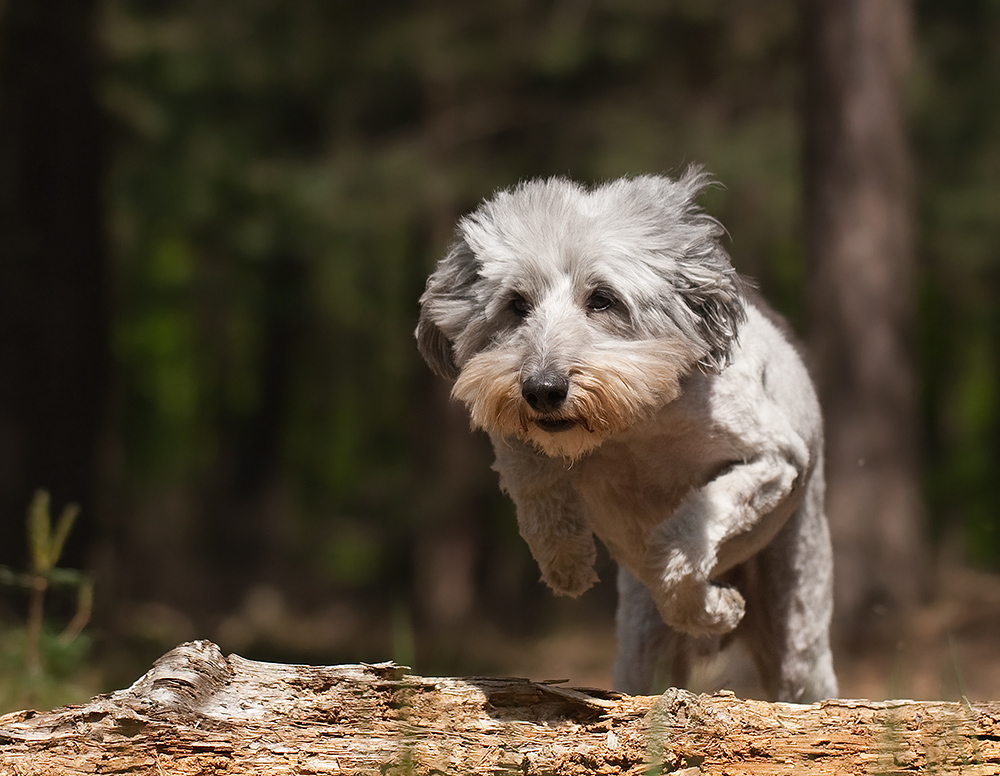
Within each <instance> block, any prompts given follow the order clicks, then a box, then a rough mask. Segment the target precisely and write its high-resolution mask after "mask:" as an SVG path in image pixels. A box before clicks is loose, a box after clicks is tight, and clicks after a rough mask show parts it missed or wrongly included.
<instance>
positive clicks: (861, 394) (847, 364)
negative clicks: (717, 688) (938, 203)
mask: <svg viewBox="0 0 1000 776" xmlns="http://www.w3.org/2000/svg"><path fill="white" fill-rule="evenodd" d="M804 11H805V14H804V25H805V29H804V33H805V35H804V37H805V45H806V54H805V57H806V94H805V100H804V110H805V127H806V138H805V140H806V142H805V173H806V227H807V240H808V253H809V288H808V301H809V319H810V329H811V335H810V345H811V351H812V355H813V356H814V358H815V364H816V367H817V372H818V379H819V383H820V391H821V394H822V400H823V405H824V410H825V413H826V426H827V494H828V495H827V509H828V512H829V517H830V525H831V532H832V535H833V542H834V549H835V553H836V562H837V571H836V592H837V623H838V626H839V633H840V634H841V635H842V636H845V637H847V638H848V639H850V638H852V637H853V636H857V635H859V634H864V635H865V637H866V638H869V639H870V638H871V636H872V635H873V630H874V631H879V630H881V632H882V633H884V634H887V633H891V632H892V631H893V630H894V627H893V622H894V620H895V618H894V617H892V616H888V617H886V616H883V615H885V614H889V615H896V614H900V613H902V612H903V611H905V610H906V609H907V608H908V607H910V606H912V605H913V604H914V603H916V602H917V600H918V599H919V598H920V596H921V595H922V593H923V580H924V579H925V578H926V562H925V554H926V551H927V546H926V536H925V530H924V520H923V514H922V505H921V494H920V487H919V481H920V480H919V454H918V450H919V438H918V437H919V435H918V433H917V430H916V429H917V422H918V418H917V406H916V389H915V377H914V364H913V363H912V354H911V341H910V340H911V334H912V328H913V316H914V266H913V213H912V192H911V177H912V176H911V164H910V157H909V151H908V146H907V139H906V134H905V130H904V123H905V122H904V105H903V103H904V79H905V74H906V69H907V59H908V54H909V52H908V49H909V44H910V7H909V3H908V2H907V0H878V2H872V1H871V0H805V2H804ZM880 622H881V623H882V624H883V626H884V627H882V628H881V629H880V628H878V625H879V623H880Z"/></svg>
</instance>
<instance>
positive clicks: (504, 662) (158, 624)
mask: <svg viewBox="0 0 1000 776" xmlns="http://www.w3.org/2000/svg"><path fill="white" fill-rule="evenodd" d="M539 595H544V596H546V597H547V598H546V599H545V600H546V602H547V604H548V606H547V608H546V610H547V611H551V617H550V619H549V620H547V621H546V622H543V623H542V624H541V625H538V624H537V623H535V624H534V625H532V626H531V627H529V628H517V627H512V626H511V624H510V623H508V624H507V625H506V626H505V625H504V624H503V623H501V622H498V621H497V620H496V619H495V618H489V617H483V618H480V619H477V620H475V621H472V622H470V621H468V620H463V621H462V622H461V623H459V624H457V625H452V626H451V627H442V626H435V625H432V624H429V623H424V624H423V625H422V626H420V627H416V628H415V627H413V624H412V622H411V621H410V618H409V614H408V613H406V612H403V611H400V612H399V613H397V614H396V615H392V616H386V614H385V613H384V611H383V610H379V611H374V610H373V611H370V612H367V613H366V612H364V611H359V608H358V607H357V606H356V605H349V604H348V603H347V602H341V603H339V604H338V603H336V602H334V603H331V604H329V605H324V606H323V607H321V609H320V610H312V611H310V612H308V613H307V612H301V611H296V607H295V605H294V604H293V603H292V602H290V601H289V600H288V599H287V598H286V597H283V596H282V595H280V594H279V593H278V592H277V591H275V590H273V589H269V588H265V589H258V590H256V591H253V592H252V593H251V594H249V595H248V596H247V600H246V602H245V605H244V607H243V609H242V610H241V611H237V612H234V613H231V614H229V615H227V616H226V617H225V618H222V619H221V620H220V621H219V625H218V627H217V628H215V629H209V630H208V631H205V630H203V629H202V628H198V627H195V626H193V625H192V624H191V623H190V622H189V621H187V620H186V618H184V617H183V616H181V615H180V614H179V613H177V612H173V611H170V610H167V609H165V608H164V607H162V606H151V607H146V608H148V611H145V610H143V611H139V612H132V613H130V615H129V622H130V623H131V624H132V627H139V629H140V631H141V632H140V633H133V634H132V635H133V636H134V637H136V638H139V639H141V640H142V641H143V643H145V644H146V645H147V650H146V651H145V652H144V653H143V656H142V657H140V656H139V655H136V654H131V655H129V657H128V659H125V658H122V659H118V658H116V659H115V661H114V665H115V667H116V670H114V671H111V672H110V675H109V676H107V677H106V681H107V682H108V683H109V684H110V686H111V687H118V686H126V685H127V684H129V683H131V682H132V681H133V680H134V679H135V678H136V677H137V676H139V675H140V674H142V673H143V672H144V671H145V670H146V669H147V668H148V667H149V665H150V663H151V662H152V660H153V659H155V657H157V656H158V655H159V654H162V653H163V652H165V651H167V650H168V649H170V648H172V647H174V646H176V645H177V644H179V643H181V642H183V641H187V640H190V639H196V638H209V639H212V640H214V641H215V642H216V643H218V644H219V645H220V646H221V647H222V649H223V651H224V652H235V653H237V654H240V655H243V656H245V657H249V658H253V659H258V660H275V661H279V662H308V663H314V664H327V665H329V664H333V663H353V662H371V663H374V662H379V661H382V660H389V659H395V660H396V661H397V662H399V663H402V664H405V665H409V666H411V667H412V669H413V671H414V673H417V674H421V675H424V676H474V675H479V676H484V675H487V676H508V677H511V676H513V677H525V678H529V679H533V680H538V681H542V680H565V681H566V682H568V683H569V684H570V685H573V686H579V687H597V688H605V689H610V688H611V685H612V683H611V663H612V661H613V659H614V652H615V638H614V623H613V620H614V615H613V607H614V596H613V590H611V591H610V594H609V593H608V591H605V592H604V593H598V594H595V593H587V594H586V595H585V596H583V597H582V598H580V599H576V600H570V599H556V598H553V597H551V594H550V593H549V592H548V591H547V590H544V589H542V588H541V586H540V590H539ZM516 615H517V613H513V615H512V617H511V618H510V619H511V621H512V622H513V623H516V622H517V619H516ZM143 623H145V624H144V625H143ZM136 624H138V625H136ZM835 668H836V671H837V676H838V678H839V681H840V694H841V696H842V697H851V698H868V699H870V700H885V699H889V698H910V699H913V700H960V699H962V698H963V697H965V698H968V699H969V700H970V701H979V700H1000V575H996V574H986V573H981V572H975V571H970V570H967V569H952V570H950V571H948V572H947V573H942V574H941V576H940V581H939V583H938V585H937V593H936V595H935V596H934V597H933V599H932V600H931V601H929V602H928V603H927V604H926V605H925V606H924V607H922V608H921V609H920V610H919V611H917V612H915V613H914V614H913V615H912V616H911V617H910V618H908V621H907V623H906V625H905V627H903V628H901V629H900V632H899V633H898V637H897V638H895V640H894V642H893V641H892V640H890V641H889V642H886V641H885V640H884V639H880V640H879V641H878V643H875V640H874V639H873V640H872V643H870V644H868V643H865V642H864V640H862V647H861V649H860V650H855V651H854V652H853V653H852V652H848V651H847V650H844V649H840V650H836V651H835ZM691 689H693V690H697V691H701V692H712V691H715V690H718V689H731V690H734V691H735V692H736V693H737V694H738V695H741V696H743V697H762V696H761V693H760V690H759V688H758V687H757V686H756V682H755V678H754V674H753V669H752V667H751V665H750V661H749V658H748V657H747V656H746V655H745V654H742V653H740V652H739V650H738V649H733V648H731V649H730V650H729V651H728V652H727V653H724V654H723V655H722V656H721V657H720V658H718V659H716V660H715V661H713V662H712V663H710V664H707V665H703V666H701V667H700V669H699V670H698V671H697V673H696V675H695V676H694V677H693V681H692V686H691Z"/></svg>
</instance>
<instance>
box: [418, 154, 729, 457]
mask: <svg viewBox="0 0 1000 776" xmlns="http://www.w3.org/2000/svg"><path fill="white" fill-rule="evenodd" d="M705 183H706V178H705V176H704V175H703V174H701V173H700V172H699V171H698V170H689V171H688V172H687V173H686V174H685V175H684V176H683V177H682V178H680V179H679V180H676V181H674V180H671V179H668V178H663V177H654V176H644V177H640V178H632V179H621V180H618V181H614V182H612V183H608V184H605V185H602V186H599V187H596V188H593V189H587V188H584V187H582V186H580V185H578V184H576V183H573V182H570V181H568V180H565V179H558V178H557V179H549V180H544V181H542V180H539V181H531V182H528V183H525V184H522V185H521V186H519V187H518V188H516V189H514V190H511V191H504V192H500V193H498V194H497V195H495V196H494V197H493V198H492V199H490V200H488V201H487V202H485V203H484V204H483V205H482V206H481V207H480V208H479V209H478V210H476V211H475V212H473V213H472V214H471V215H469V216H467V217H465V218H464V219H462V221H461V222H460V224H459V227H458V239H457V240H456V242H455V243H454V244H453V245H452V247H451V249H450V251H449V252H448V255H447V256H446V257H445V258H444V259H443V260H442V261H441V262H440V264H439V265H438V267H437V269H436V270H435V272H434V273H433V274H432V275H431V277H430V279H429V280H428V282H427V290H426V292H425V293H424V295H423V296H422V297H421V300H420V302H421V315H420V323H419V325H418V327H417V340H418V346H419V348H420V352H421V353H422V355H423V356H424V358H425V359H426V360H427V362H428V364H429V365H430V366H431V368H432V369H434V371H435V372H437V373H438V374H440V375H442V376H444V377H447V378H449V379H455V385H454V389H453V391H452V395H453V396H454V397H455V398H457V399H460V400H461V401H463V402H464V403H465V404H466V405H467V407H468V409H469V413H470V416H471V419H472V423H473V425H475V426H478V427H481V428H483V429H485V430H486V431H488V432H490V433H491V434H494V435H498V436H501V437H511V436H513V437H517V438H520V439H522V440H524V441H526V442H530V443H532V444H533V445H535V447H537V448H538V449H539V450H540V451H541V452H543V453H545V454H547V455H550V456H565V457H567V458H576V457H578V456H580V455H582V454H583V453H586V452H588V451H589V450H592V449H594V448H595V447H597V446H598V445H600V444H601V442H603V441H604V440H605V439H607V438H608V437H610V436H612V435H614V434H617V433H619V432H621V431H623V430H625V429H628V428H630V427H631V426H633V425H635V424H636V423H638V422H640V421H642V420H643V419H645V418H648V417H650V416H651V415H652V414H654V413H655V412H657V411H658V410H659V409H660V408H662V407H663V406H664V404H666V403H667V402H670V401H672V400H673V399H675V398H676V397H677V396H678V395H679V393H680V380H681V378H682V377H683V376H684V375H685V374H686V373H688V372H689V371H691V370H692V369H702V370H704V371H713V370H719V369H721V368H723V367H724V366H725V364H726V362H727V359H728V356H729V350H730V347H731V345H732V342H733V339H734V337H735V336H736V332H737V328H738V326H739V324H740V322H741V321H742V320H743V315H744V312H743V295H742V292H741V281H740V279H739V277H738V276H737V275H736V273H735V272H734V271H733V269H732V266H731V265H730V263H729V259H728V257H727V256H726V254H725V252H724V251H723V250H722V248H721V247H720V246H719V244H718V237H719V235H720V233H721V231H722V229H721V227H720V226H719V225H718V223H717V222H716V221H714V220H713V219H711V218H710V217H708V216H706V215H705V214H704V213H703V212H702V211H700V210H699V209H698V208H697V207H696V205H695V202H694V198H695V196H696V195H697V193H698V192H699V191H700V190H701V189H702V188H703V187H704V185H705Z"/></svg>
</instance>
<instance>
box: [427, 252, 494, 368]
mask: <svg viewBox="0 0 1000 776" xmlns="http://www.w3.org/2000/svg"><path fill="white" fill-rule="evenodd" d="M478 276H479V269H478V264H477V262H476V256H475V254H474V253H473V251H472V248H470V247H469V244H468V243H467V242H466V241H465V239H464V238H462V237H459V238H458V239H457V240H455V242H454V243H452V245H451V248H449V250H448V254H447V255H446V256H445V257H444V258H443V259H441V261H440V262H439V263H438V266H437V268H436V269H435V270H434V272H433V273H432V274H431V276H430V277H429V278H428V279H427V288H426V290H425V291H424V293H423V295H422V296H421V297H420V320H419V321H418V322H417V331H416V337H417V349H418V350H419V351H420V355H422V356H423V357H424V360H425V361H426V362H427V365H428V366H429V367H430V368H431V369H432V370H433V371H434V373H435V374H437V375H439V376H441V377H444V378H445V379H447V380H454V379H455V378H456V377H458V372H459V368H458V365H457V364H456V363H455V349H454V345H455V339H456V338H457V337H458V335H459V334H460V333H461V332H462V331H464V330H465V328H466V327H467V326H468V325H469V321H470V320H471V319H472V317H473V311H474V309H475V297H474V295H473V285H474V284H475V282H476V279H477V278H478Z"/></svg>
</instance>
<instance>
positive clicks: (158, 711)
mask: <svg viewBox="0 0 1000 776" xmlns="http://www.w3.org/2000/svg"><path fill="white" fill-rule="evenodd" d="M998 769H1000V703H978V704H959V703H943V702H941V703H917V702H913V701H888V702H881V703H873V702H869V701H826V702H824V703H818V704H813V705H812V706H800V705H794V704H780V703H779V704H769V703H764V702H762V701H743V700H738V699H736V698H735V697H734V696H733V695H732V694H731V693H719V694H716V695H712V696H706V695H692V694H691V693H688V692H685V691H683V690H669V691H667V692H666V693H664V694H663V695H662V696H653V697H629V696H622V695H617V694H614V693H607V692H602V691H597V690H578V689H571V688H567V687H559V686H557V685H554V684H544V683H542V684H539V683H535V682H529V681H527V680H524V679H484V678H476V679H425V678H421V677H419V676H411V675H408V674H405V673H404V671H403V669H402V668H401V667H399V666H395V665H392V664H388V663H385V664H378V665H348V666H333V667H311V666H295V665H278V664H269V663H258V662H253V661H250V660H244V659H243V658H240V657H236V656H229V657H223V655H222V654H221V653H220V652H219V649H218V647H216V646H215V645H214V644H210V643H208V642H194V643H190V644H184V645H182V646H180V647H178V648H177V649H175V650H173V651H172V652H170V653H168V654H167V655H165V656H164V657H162V658H160V660H158V661H157V662H156V664H155V665H154V666H153V668H152V669H151V670H150V671H149V673H147V674H146V675H145V676H143V677H142V678H141V679H139V681H137V682H136V683H135V684H134V685H132V686H131V687H130V688H128V689H127V690H121V691H119V692H116V693H113V694H111V695H104V696H99V697H97V698H95V699H94V700H93V701H91V702H90V703H88V704H86V705H84V706H70V707H65V708H62V709H56V710H55V711H52V712H47V713H42V714H38V713H35V712H18V713H15V714H9V715H7V716H5V717H0V772H3V773H14V774H18V776H35V775H36V774H37V775H38V776H41V775H42V774H46V775H47V774H52V773H58V774H62V775H63V776H73V775H74V774H91V773H103V774H125V773H128V774H157V775H158V774H167V773H169V774H171V775H172V776H183V775H184V774H204V773H223V772H224V773H227V774H231V775H232V776H238V775H239V774H254V775H255V776H256V774H262V773H266V774H269V775H271V776H280V775H281V774H319V773H337V774H381V775H382V776H385V775H386V774H451V773H456V774H466V775H468V776H475V775H476V774H503V773H507V774H511V773H518V774H524V776H530V775H531V774H548V775H549V776H552V775H554V774H580V775H582V774H635V776H638V775H639V774H645V773H682V774H690V775H691V776H693V775H694V774H705V775H709V776H710V775H711V774H720V775H721V774H729V775H730V776H739V775H740V774H767V773H775V774H777V773H795V774H857V773H896V774H905V773H922V772H926V771H932V772H934V773H941V774H947V773H956V774H957V773H962V774H964V776H976V775H978V774H982V775H983V776H985V774H995V773H997V772H998Z"/></svg>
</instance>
